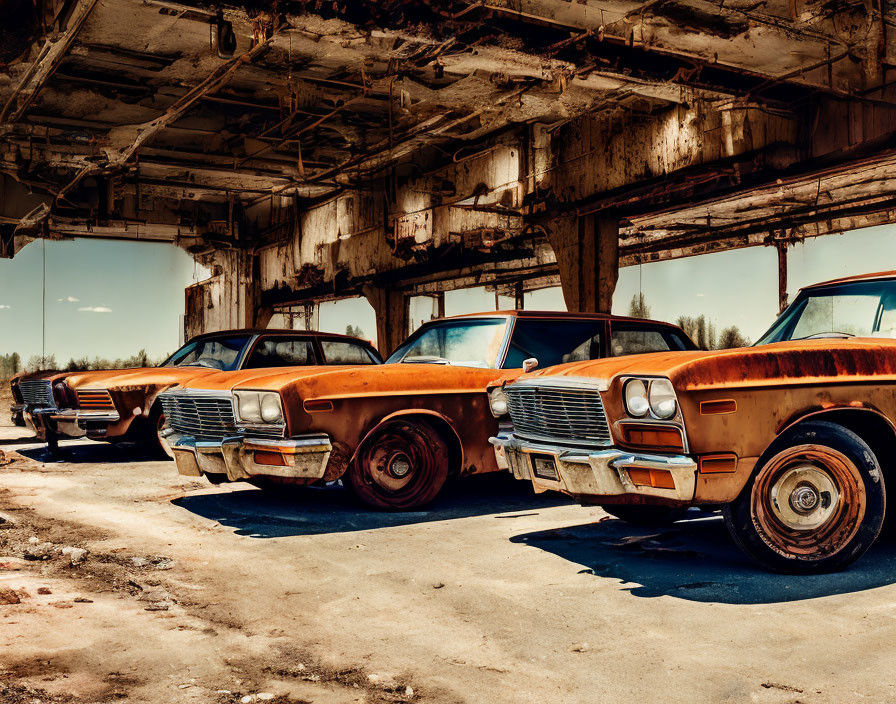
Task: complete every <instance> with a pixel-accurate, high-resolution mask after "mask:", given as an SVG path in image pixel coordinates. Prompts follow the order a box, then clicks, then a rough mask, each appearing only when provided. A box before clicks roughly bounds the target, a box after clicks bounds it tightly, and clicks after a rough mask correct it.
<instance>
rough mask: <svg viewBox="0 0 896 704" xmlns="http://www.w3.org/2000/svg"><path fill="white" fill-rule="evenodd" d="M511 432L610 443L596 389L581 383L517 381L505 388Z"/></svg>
mask: <svg viewBox="0 0 896 704" xmlns="http://www.w3.org/2000/svg"><path fill="white" fill-rule="evenodd" d="M504 391H505V392H506V394H507V407H508V410H509V411H510V419H511V420H512V421H513V429H514V433H515V434H516V435H518V436H519V437H522V438H528V439H532V440H541V441H543V442H549V443H550V442H555V443H564V444H570V443H571V444H580V445H600V446H607V445H612V444H613V440H612V437H611V435H610V426H609V423H608V422H607V416H606V413H604V404H603V402H602V401H601V398H600V392H599V391H598V390H597V389H595V388H587V387H583V386H578V385H576V386H572V385H569V386H563V385H558V384H546V383H538V384H533V383H532V382H519V383H516V384H510V385H508V386H506V387H505V389H504Z"/></svg>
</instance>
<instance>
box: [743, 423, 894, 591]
mask: <svg viewBox="0 0 896 704" xmlns="http://www.w3.org/2000/svg"><path fill="white" fill-rule="evenodd" d="M885 506H886V491H885V488H884V480H883V476H882V474H881V471H880V467H879V465H878V462H877V458H876V457H875V456H874V453H873V452H872V450H871V448H870V447H868V445H867V444H866V443H865V442H864V441H863V440H862V439H861V438H860V437H859V436H858V435H856V434H855V433H853V432H851V431H849V430H847V429H846V428H843V427H842V426H839V425H836V424H834V423H828V422H823V421H815V422H810V423H805V424H803V425H802V426H800V427H798V428H796V429H795V430H794V431H792V432H790V433H789V434H788V435H787V436H786V437H782V438H781V439H780V440H778V441H776V442H775V443H774V444H773V445H772V447H770V448H769V450H768V451H767V452H766V454H765V455H764V456H763V458H761V459H760V464H759V469H758V470H757V472H756V474H755V475H754V477H753V480H752V482H751V483H749V484H748V485H747V486H746V487H745V489H744V491H743V492H742V493H741V495H740V496H739V497H738V498H737V499H736V500H735V501H734V502H733V503H732V504H730V505H729V506H728V507H726V509H725V521H726V524H727V525H728V529H729V530H730V531H731V534H732V536H733V537H734V539H735V541H736V542H737V543H738V545H739V546H740V547H741V548H742V549H743V550H744V551H745V552H746V553H747V554H748V555H750V556H751V557H753V558H754V559H756V560H758V561H759V562H761V563H762V564H764V565H766V566H767V567H770V568H771V569H774V570H778V571H783V572H798V573H810V572H824V571H830V570H835V569H839V568H842V567H845V566H846V565H848V564H850V563H851V562H853V561H854V560H856V559H858V557H859V556H861V555H862V553H864V552H865V550H867V549H868V548H869V547H870V546H871V544H872V543H873V542H874V540H875V539H876V538H877V536H878V534H879V533H880V529H881V525H882V524H883V518H884V512H885Z"/></svg>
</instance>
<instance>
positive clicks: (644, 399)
mask: <svg viewBox="0 0 896 704" xmlns="http://www.w3.org/2000/svg"><path fill="white" fill-rule="evenodd" d="M624 394H625V411H626V413H628V414H629V415H630V416H631V417H632V418H643V417H644V416H646V415H648V414H650V415H652V416H653V417H654V418H659V419H660V420H669V419H670V418H674V417H675V414H676V413H677V412H678V400H677V398H676V396H675V389H674V388H673V387H672V382H671V381H669V380H668V379H628V380H627V381H626V382H625V386H624Z"/></svg>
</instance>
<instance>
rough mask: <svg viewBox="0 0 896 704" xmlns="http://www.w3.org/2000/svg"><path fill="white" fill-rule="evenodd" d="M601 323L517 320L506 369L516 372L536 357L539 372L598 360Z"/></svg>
mask: <svg viewBox="0 0 896 704" xmlns="http://www.w3.org/2000/svg"><path fill="white" fill-rule="evenodd" d="M603 332H604V321H603V320H575V319H573V320H538V319H531V318H518V319H517V321H516V325H515V326H514V328H513V335H512V336H511V338H510V346H509V348H508V350H507V356H506V358H505V359H504V368H505V369H519V368H520V367H522V366H523V360H525V359H528V358H529V357H535V358H536V359H537V360H538V365H539V367H541V368H544V367H552V366H554V365H555V364H565V363H566V362H579V361H584V360H586V359H598V358H599V357H600V356H601V354H602V353H601V337H602V336H603Z"/></svg>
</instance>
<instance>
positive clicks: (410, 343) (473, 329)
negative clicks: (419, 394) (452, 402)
mask: <svg viewBox="0 0 896 704" xmlns="http://www.w3.org/2000/svg"><path fill="white" fill-rule="evenodd" d="M506 331H507V318H484V319H472V320H444V321H440V322H437V323H432V324H429V325H424V326H423V327H422V328H420V329H419V330H418V331H417V332H416V333H414V334H413V335H411V337H409V338H408V340H407V341H406V342H405V343H404V344H403V345H402V346H401V347H399V348H398V349H397V350H395V352H393V353H392V356H391V357H389V359H388V360H386V364H398V363H404V364H411V363H416V364H453V365H456V366H459V367H482V368H485V369H494V368H495V367H496V366H497V364H498V361H499V360H498V354H499V353H500V352H501V346H502V344H503V342H504V335H505V333H506Z"/></svg>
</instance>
